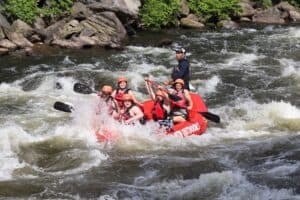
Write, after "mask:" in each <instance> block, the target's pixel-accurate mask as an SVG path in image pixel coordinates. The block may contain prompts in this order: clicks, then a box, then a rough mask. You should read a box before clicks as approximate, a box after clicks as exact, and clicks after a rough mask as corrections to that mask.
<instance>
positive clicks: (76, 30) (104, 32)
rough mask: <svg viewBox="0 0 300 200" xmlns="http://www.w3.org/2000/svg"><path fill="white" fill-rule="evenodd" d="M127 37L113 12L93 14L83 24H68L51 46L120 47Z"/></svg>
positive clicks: (76, 22)
mask: <svg viewBox="0 0 300 200" xmlns="http://www.w3.org/2000/svg"><path fill="white" fill-rule="evenodd" d="M125 37H126V30H125V28H124V27H123V25H122V23H121V22H120V20H119V19H118V18H117V16H116V15H115V14H114V13H112V12H101V13H98V14H93V15H91V16H89V17H88V18H87V19H85V20H82V21H81V22H79V21H77V20H71V21H70V22H68V23H66V24H65V25H64V26H63V27H62V28H61V29H60V30H59V32H58V33H57V34H55V37H54V39H53V41H52V42H51V44H53V45H57V46H60V47H64V48H85V47H90V46H102V47H103V46H108V47H119V46H120V44H121V41H122V40H123V39H124V38H125Z"/></svg>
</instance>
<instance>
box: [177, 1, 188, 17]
mask: <svg viewBox="0 0 300 200" xmlns="http://www.w3.org/2000/svg"><path fill="white" fill-rule="evenodd" d="M179 13H180V15H181V16H184V17H185V16H188V15H189V13H190V8H189V6H188V2H187V0H181V1H180V9H179Z"/></svg>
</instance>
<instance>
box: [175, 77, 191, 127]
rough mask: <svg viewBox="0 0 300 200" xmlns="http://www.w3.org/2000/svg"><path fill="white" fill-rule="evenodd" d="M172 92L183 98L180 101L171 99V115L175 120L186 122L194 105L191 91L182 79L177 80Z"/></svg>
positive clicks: (176, 121)
mask: <svg viewBox="0 0 300 200" xmlns="http://www.w3.org/2000/svg"><path fill="white" fill-rule="evenodd" d="M171 93H172V94H173V95H177V96H178V97H180V98H181V100H179V101H173V100H171V99H170V101H171V105H172V109H171V116H172V117H173V122H174V123H179V122H184V121H186V120H187V117H188V111H189V110H191V109H192V107H193V102H192V98H191V96H190V94H189V91H188V90H187V89H184V81H183V80H182V79H176V80H175V82H174V84H173V90H171Z"/></svg>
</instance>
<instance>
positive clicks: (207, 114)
mask: <svg viewBox="0 0 300 200" xmlns="http://www.w3.org/2000/svg"><path fill="white" fill-rule="evenodd" d="M199 113H200V114H201V115H202V116H203V117H205V118H206V119H208V120H210V121H213V122H216V123H220V122H221V119H220V117H219V116H218V115H215V114H213V113H210V112H199Z"/></svg>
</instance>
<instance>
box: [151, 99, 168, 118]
mask: <svg viewBox="0 0 300 200" xmlns="http://www.w3.org/2000/svg"><path fill="white" fill-rule="evenodd" d="M152 116H153V119H154V120H161V119H165V118H166V117H167V112H166V111H165V109H164V107H163V102H160V101H156V102H155V103H154V107H153V109H152Z"/></svg>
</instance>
